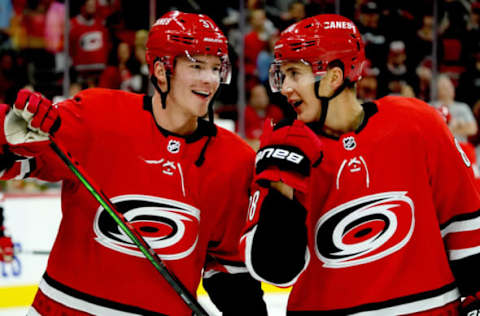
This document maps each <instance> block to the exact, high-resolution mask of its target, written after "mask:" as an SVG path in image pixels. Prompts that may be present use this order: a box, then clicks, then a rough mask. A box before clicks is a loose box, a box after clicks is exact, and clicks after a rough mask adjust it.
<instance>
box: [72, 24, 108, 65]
mask: <svg viewBox="0 0 480 316" xmlns="http://www.w3.org/2000/svg"><path fill="white" fill-rule="evenodd" d="M109 50H110V42H109V37H108V31H107V29H106V28H105V26H103V24H102V23H101V22H100V20H97V19H96V20H92V21H86V20H85V19H84V18H83V17H82V16H81V15H79V16H77V17H75V18H73V19H71V29H70V56H72V61H73V66H74V67H75V69H76V70H78V71H83V70H102V69H104V68H105V65H106V64H107V58H108V53H109Z"/></svg>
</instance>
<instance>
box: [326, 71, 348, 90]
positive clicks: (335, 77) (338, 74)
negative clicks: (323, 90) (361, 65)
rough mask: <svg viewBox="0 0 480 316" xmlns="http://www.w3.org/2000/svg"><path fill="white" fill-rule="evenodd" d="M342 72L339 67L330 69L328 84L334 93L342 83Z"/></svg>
mask: <svg viewBox="0 0 480 316" xmlns="http://www.w3.org/2000/svg"><path fill="white" fill-rule="evenodd" d="M343 79H344V78H343V71H342V68H340V67H333V68H332V69H330V77H329V84H330V86H331V88H332V89H333V90H334V91H335V90H336V89H337V88H338V87H340V85H341V84H342V83H343Z"/></svg>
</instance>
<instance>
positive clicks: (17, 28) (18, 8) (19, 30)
mask: <svg viewBox="0 0 480 316" xmlns="http://www.w3.org/2000/svg"><path fill="white" fill-rule="evenodd" d="M26 6H27V1H26V0H20V1H14V2H13V9H14V11H13V16H12V18H11V20H10V38H11V41H12V46H13V48H15V49H24V48H26V47H27V29H26V27H25V23H24V11H25V8H26Z"/></svg>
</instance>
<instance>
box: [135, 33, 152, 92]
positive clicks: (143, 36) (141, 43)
mask: <svg viewBox="0 0 480 316" xmlns="http://www.w3.org/2000/svg"><path fill="white" fill-rule="evenodd" d="M147 37H148V31H146V30H139V31H137V32H136V33H135V48H134V55H135V59H136V62H137V64H138V65H137V68H138V70H137V74H136V75H135V77H138V78H137V79H134V80H140V89H139V90H135V91H136V92H143V93H146V92H147V89H148V83H149V80H148V64H147V61H146V59H145V50H146V49H145V43H146V41H147Z"/></svg>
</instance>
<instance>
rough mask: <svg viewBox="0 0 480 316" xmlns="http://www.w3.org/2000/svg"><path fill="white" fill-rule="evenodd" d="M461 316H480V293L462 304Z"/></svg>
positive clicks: (466, 299)
mask: <svg viewBox="0 0 480 316" xmlns="http://www.w3.org/2000/svg"><path fill="white" fill-rule="evenodd" d="M459 315H460V316H480V291H479V292H477V294H475V295H474V296H473V295H471V296H467V297H466V298H465V299H464V300H463V302H462V304H460V314H459Z"/></svg>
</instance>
